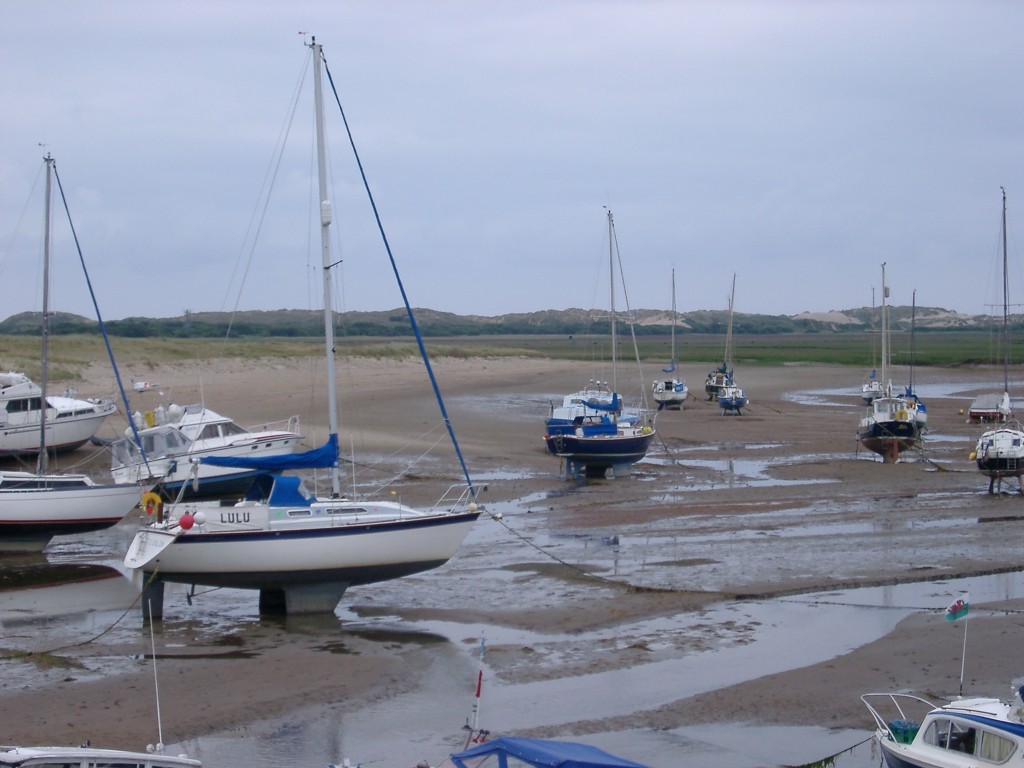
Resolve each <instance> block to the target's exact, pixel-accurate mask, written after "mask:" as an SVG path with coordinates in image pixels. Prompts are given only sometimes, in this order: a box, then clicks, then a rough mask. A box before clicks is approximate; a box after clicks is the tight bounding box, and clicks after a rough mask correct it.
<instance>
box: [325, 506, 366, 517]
mask: <svg viewBox="0 0 1024 768" xmlns="http://www.w3.org/2000/svg"><path fill="white" fill-rule="evenodd" d="M327 514H328V515H365V514H366V510H365V509H363V508H362V507H331V508H330V509H328V510H327Z"/></svg>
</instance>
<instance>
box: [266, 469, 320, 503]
mask: <svg viewBox="0 0 1024 768" xmlns="http://www.w3.org/2000/svg"><path fill="white" fill-rule="evenodd" d="M301 486H302V478H301V477H295V476H294V475H275V476H274V488H273V490H272V491H271V492H270V499H269V501H268V504H269V505H270V506H272V507H308V506H309V505H310V504H312V503H313V501H314V499H313V498H312V497H306V496H303V495H302V492H301V490H300V488H301Z"/></svg>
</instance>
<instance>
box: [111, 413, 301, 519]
mask: <svg viewBox="0 0 1024 768" xmlns="http://www.w3.org/2000/svg"><path fill="white" fill-rule="evenodd" d="M135 420H136V422H137V423H136V425H135V427H136V429H135V430H134V431H133V430H132V429H131V428H129V429H128V430H126V431H125V437H123V438H121V439H120V440H116V441H114V442H113V443H112V444H111V445H110V452H111V467H110V471H111V474H112V475H113V476H114V481H115V482H118V483H140V482H150V483H155V484H156V490H157V491H158V492H159V493H160V494H161V495H162V496H164V497H165V498H166V499H167V500H172V499H174V498H175V497H177V496H178V494H179V492H182V493H183V496H182V498H185V499H201V498H220V497H227V496H235V497H238V496H241V495H242V494H244V493H245V491H246V490H247V489H248V487H249V485H251V484H252V480H253V478H254V477H255V476H256V475H257V474H258V472H257V470H253V469H245V468H238V467H220V466H214V465H212V464H205V463H199V460H200V459H201V458H205V457H210V456H221V457H238V456H248V457H260V458H262V457H266V456H278V455H283V454H290V453H293V452H294V451H295V450H296V449H297V448H298V447H299V444H300V443H301V441H302V435H301V434H299V417H298V416H292V417H291V418H289V419H288V420H287V421H283V422H280V423H277V424H266V425H263V426H261V427H254V428H250V429H247V428H245V427H242V426H240V425H239V424H237V423H236V422H234V421H233V420H231V419H229V418H228V417H227V416H222V415H221V414H219V413H217V412H216V411H213V410H211V409H210V408H207V407H206V406H205V405H204V404H203V403H197V404H195V405H188V406H184V407H183V406H179V405H175V404H171V405H170V406H169V407H167V408H164V407H162V406H159V407H157V408H154V409H153V410H152V411H147V412H146V413H145V414H136V416H135ZM136 436H137V437H138V440H136ZM140 445H141V448H140Z"/></svg>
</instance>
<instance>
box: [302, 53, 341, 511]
mask: <svg viewBox="0 0 1024 768" xmlns="http://www.w3.org/2000/svg"><path fill="white" fill-rule="evenodd" d="M310 47H311V48H312V49H313V59H314V62H313V63H314V67H313V93H314V95H315V100H316V170H317V178H318V179H319V182H320V252H321V256H322V258H323V280H324V346H325V349H326V353H327V423H328V428H329V431H330V433H331V434H332V435H335V436H336V435H337V434H338V398H337V374H336V372H335V366H334V311H333V307H334V302H333V298H332V296H331V269H332V268H333V267H334V265H333V264H332V263H331V237H330V228H331V201H330V200H328V199H327V170H326V162H325V160H324V158H325V157H326V152H325V151H324V108H323V107H324V104H323V84H322V79H323V78H322V75H321V65H322V61H323V53H322V50H321V49H322V46H321V45H320V44H318V43H317V41H316V38H315V37H314V38H313V39H312V41H311V42H310ZM331 491H332V495H333V496H335V497H338V496H340V495H341V473H340V471H339V469H338V464H337V461H336V462H335V464H334V466H333V467H332V469H331Z"/></svg>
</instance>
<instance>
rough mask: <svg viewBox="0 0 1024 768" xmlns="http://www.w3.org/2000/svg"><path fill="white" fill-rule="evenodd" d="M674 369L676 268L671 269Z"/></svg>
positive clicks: (673, 359) (673, 363)
mask: <svg viewBox="0 0 1024 768" xmlns="http://www.w3.org/2000/svg"><path fill="white" fill-rule="evenodd" d="M675 367H676V268H675V267H672V368H673V369H674V368H675Z"/></svg>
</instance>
